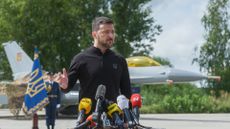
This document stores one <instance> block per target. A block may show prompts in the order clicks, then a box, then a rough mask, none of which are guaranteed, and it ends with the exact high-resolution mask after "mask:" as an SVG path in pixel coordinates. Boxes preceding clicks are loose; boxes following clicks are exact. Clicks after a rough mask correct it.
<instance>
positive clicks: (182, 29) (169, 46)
mask: <svg viewBox="0 0 230 129" xmlns="http://www.w3.org/2000/svg"><path fill="white" fill-rule="evenodd" d="M207 5H208V0H152V2H150V7H151V9H152V12H153V13H152V16H153V17H154V18H155V20H156V23H157V24H160V25H162V28H163V32H162V33H161V34H160V35H159V36H157V37H156V39H157V41H156V43H154V45H153V47H154V51H153V52H152V55H154V56H160V57H163V58H166V59H168V60H169V61H170V62H171V63H172V64H173V66H174V67H175V68H180V69H184V70H190V71H194V72H199V66H198V65H197V64H193V65H192V60H193V58H195V57H197V56H198V55H199V53H197V52H195V51H194V48H195V47H196V46H198V47H199V46H201V45H202V44H203V43H204V42H205V40H204V37H203V35H204V34H205V33H204V27H203V25H202V23H201V18H202V17H203V15H204V14H205V11H206V9H207Z"/></svg>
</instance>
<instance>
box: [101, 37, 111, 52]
mask: <svg viewBox="0 0 230 129" xmlns="http://www.w3.org/2000/svg"><path fill="white" fill-rule="evenodd" d="M98 43H99V44H100V45H101V46H103V47H104V48H107V49H109V48H111V47H112V46H113V44H114V39H112V38H111V39H107V40H101V39H100V38H99V39H98Z"/></svg>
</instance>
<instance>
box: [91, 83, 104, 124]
mask: <svg viewBox="0 0 230 129" xmlns="http://www.w3.org/2000/svg"><path fill="white" fill-rule="evenodd" d="M105 92H106V87H105V86H104V85H99V86H98V87H97V92H96V95H95V99H96V100H97V103H96V108H95V111H94V112H93V116H92V117H93V118H92V119H93V121H95V122H96V123H97V124H99V119H100V117H101V114H102V112H103V107H102V102H103V101H104V98H105Z"/></svg>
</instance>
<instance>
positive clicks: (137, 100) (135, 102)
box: [130, 94, 142, 108]
mask: <svg viewBox="0 0 230 129" xmlns="http://www.w3.org/2000/svg"><path fill="white" fill-rule="evenodd" d="M130 101H131V103H132V107H136V106H137V107H139V108H141V106H142V100H141V95H140V94H132V96H131V98H130Z"/></svg>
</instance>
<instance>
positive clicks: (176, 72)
mask: <svg viewBox="0 0 230 129" xmlns="http://www.w3.org/2000/svg"><path fill="white" fill-rule="evenodd" d="M168 78H169V79H170V80H173V81H176V82H186V81H198V80H202V79H206V78H207V77H206V76H204V75H202V74H200V73H195V72H190V71H186V70H180V69H171V70H170V72H169V73H168Z"/></svg>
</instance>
